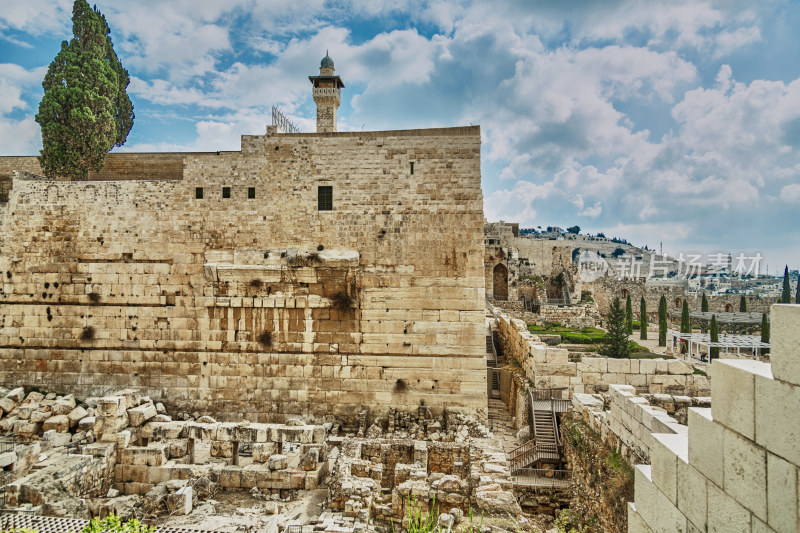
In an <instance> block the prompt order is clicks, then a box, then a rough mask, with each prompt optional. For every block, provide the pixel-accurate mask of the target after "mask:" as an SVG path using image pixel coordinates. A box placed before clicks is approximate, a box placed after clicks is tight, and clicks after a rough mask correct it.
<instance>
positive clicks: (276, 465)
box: [268, 454, 289, 470]
mask: <svg viewBox="0 0 800 533" xmlns="http://www.w3.org/2000/svg"><path fill="white" fill-rule="evenodd" d="M268 466H269V469H270V470H284V469H286V468H288V466H289V458H288V457H286V456H285V455H282V454H273V455H271V456H270V458H269V461H268Z"/></svg>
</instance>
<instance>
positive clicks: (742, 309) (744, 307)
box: [739, 294, 747, 313]
mask: <svg viewBox="0 0 800 533" xmlns="http://www.w3.org/2000/svg"><path fill="white" fill-rule="evenodd" d="M739 311H740V312H742V313H746V312H747V298H745V297H744V294H742V297H741V298H739Z"/></svg>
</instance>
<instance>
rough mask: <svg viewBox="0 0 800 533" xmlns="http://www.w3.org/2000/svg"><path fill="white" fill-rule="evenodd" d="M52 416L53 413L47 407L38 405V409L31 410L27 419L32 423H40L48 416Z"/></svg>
mask: <svg viewBox="0 0 800 533" xmlns="http://www.w3.org/2000/svg"><path fill="white" fill-rule="evenodd" d="M51 416H53V413H52V412H51V411H50V409H49V408H43V407H40V408H39V409H37V410H35V411H33V412H32V413H31V414H30V417H28V420H30V421H31V422H33V423H34V424H41V423H42V422H44V421H45V420H47V419H48V418H50V417H51Z"/></svg>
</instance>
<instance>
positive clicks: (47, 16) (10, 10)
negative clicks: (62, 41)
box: [0, 0, 73, 38]
mask: <svg viewBox="0 0 800 533" xmlns="http://www.w3.org/2000/svg"><path fill="white" fill-rule="evenodd" d="M72 3H73V2H72V0H25V1H24V2H4V3H3V8H2V9H0V34H3V35H4V36H5V34H6V32H7V31H8V30H18V31H22V32H25V33H28V34H30V35H32V36H39V35H45V34H50V33H64V32H66V33H68V32H69V31H70V29H71V28H72V22H71V18H72ZM66 33H65V35H66ZM65 38H66V36H65Z"/></svg>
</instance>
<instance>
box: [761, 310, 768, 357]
mask: <svg viewBox="0 0 800 533" xmlns="http://www.w3.org/2000/svg"><path fill="white" fill-rule="evenodd" d="M761 342H767V343H768V342H769V320H767V313H761ZM761 353H769V348H765V349H763V350H761Z"/></svg>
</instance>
